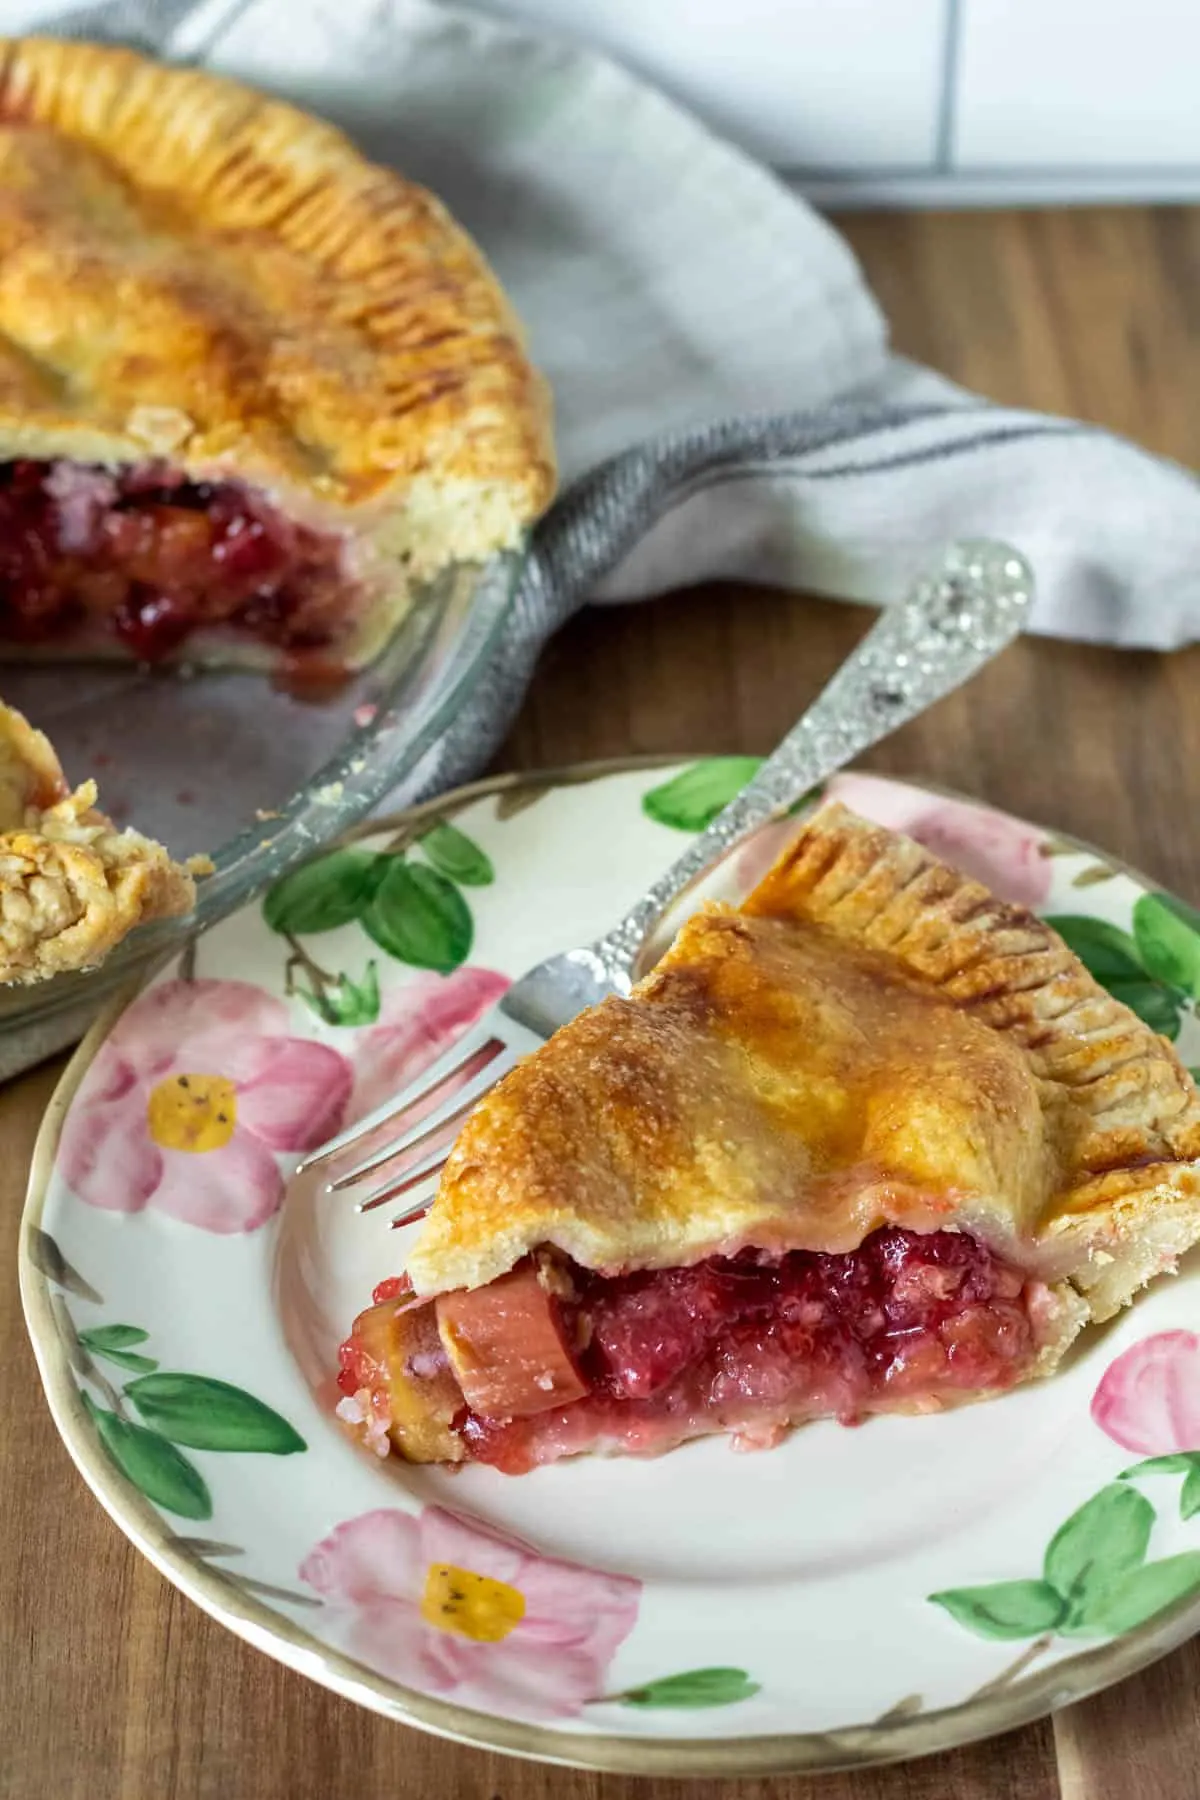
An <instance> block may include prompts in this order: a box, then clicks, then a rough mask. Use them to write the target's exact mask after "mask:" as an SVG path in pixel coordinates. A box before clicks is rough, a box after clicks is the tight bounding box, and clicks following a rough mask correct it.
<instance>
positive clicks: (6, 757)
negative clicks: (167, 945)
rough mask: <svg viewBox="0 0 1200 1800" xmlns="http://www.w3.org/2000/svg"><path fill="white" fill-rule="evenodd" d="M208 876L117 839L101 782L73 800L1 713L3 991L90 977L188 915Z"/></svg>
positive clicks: (55, 770)
mask: <svg viewBox="0 0 1200 1800" xmlns="http://www.w3.org/2000/svg"><path fill="white" fill-rule="evenodd" d="M208 868H211V864H209V863H207V861H206V859H203V858H197V859H195V860H194V861H193V862H192V863H191V864H189V865H188V867H186V868H185V867H182V866H181V865H180V864H178V863H176V862H173V861H172V860H171V858H170V856H169V855H168V854H167V852H166V851H165V850H164V849H163V847H162V845H161V844H156V843H154V842H153V841H152V840H151V839H150V838H145V837H142V836H141V834H140V833H139V832H136V831H119V830H118V829H117V827H116V826H115V825H114V824H113V822H112V820H111V819H109V818H107V817H106V816H105V814H104V813H102V812H100V811H99V810H98V809H97V806H96V784H95V782H94V781H85V782H84V783H83V784H82V785H81V786H80V787H78V788H76V789H75V790H74V792H72V791H71V790H70V789H69V788H68V786H67V783H66V781H65V779H64V777H63V772H62V770H61V768H60V767H59V762H58V758H57V756H56V755H55V753H54V750H53V748H52V746H51V744H50V741H49V739H48V738H47V737H45V736H44V735H43V734H42V732H40V731H35V730H34V728H33V727H32V726H31V725H30V724H29V723H28V721H27V720H26V719H24V718H23V717H22V715H21V714H20V713H19V712H16V711H14V709H13V708H12V707H10V706H4V705H3V704H0V982H6V983H8V982H35V981H44V980H46V979H48V978H49V977H50V976H52V975H60V974H64V973H66V972H68V971H71V970H76V969H87V968H91V967H92V966H93V965H94V964H96V963H98V962H101V961H102V960H103V958H104V957H105V956H107V955H108V953H109V951H110V950H112V949H113V948H114V946H115V945H116V944H118V943H119V942H120V940H121V939H122V938H124V937H125V936H127V935H128V933H129V932H131V931H132V930H133V929H134V927H135V926H137V925H145V924H148V923H149V922H150V921H151V920H152V919H166V918H175V917H177V916H179V915H181V914H184V913H188V912H190V911H191V909H192V907H193V905H194V904H195V898H196V887H195V881H194V879H193V876H194V875H195V874H199V873H203V872H205V871H206V870H207V869H208Z"/></svg>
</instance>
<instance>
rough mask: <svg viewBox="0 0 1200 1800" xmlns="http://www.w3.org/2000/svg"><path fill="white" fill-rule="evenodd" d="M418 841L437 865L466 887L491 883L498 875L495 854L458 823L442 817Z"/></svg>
mask: <svg viewBox="0 0 1200 1800" xmlns="http://www.w3.org/2000/svg"><path fill="white" fill-rule="evenodd" d="M417 842H418V844H420V846H421V848H422V850H423V851H424V852H425V854H426V856H427V857H428V858H429V860H430V862H431V863H432V864H433V866H434V868H435V869H440V870H441V872H442V874H443V875H446V876H448V877H449V879H450V880H451V881H457V882H458V883H459V884H460V885H461V886H462V887H489V886H490V885H491V883H492V882H493V881H495V879H496V871H495V869H494V868H493V867H492V860H491V857H490V856H488V854H487V852H486V851H485V850H481V849H480V847H479V845H478V844H477V843H476V842H475V839H474V838H469V837H468V836H467V834H466V832H465V831H460V830H459V829H458V826H457V825H447V824H446V823H445V822H444V821H439V823H438V824H436V825H433V826H431V827H430V829H429V830H428V831H426V832H425V833H423V835H422V836H421V837H419V838H418V839H417Z"/></svg>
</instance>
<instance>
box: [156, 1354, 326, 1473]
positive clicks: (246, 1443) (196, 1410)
mask: <svg viewBox="0 0 1200 1800" xmlns="http://www.w3.org/2000/svg"><path fill="white" fill-rule="evenodd" d="M125 1392H126V1394H127V1395H128V1397H129V1399H130V1400H132V1401H133V1404H134V1405H135V1406H136V1407H137V1409H138V1411H139V1412H140V1413H141V1415H142V1417H143V1419H145V1421H146V1423H147V1425H152V1426H153V1427H154V1429H155V1431H160V1432H161V1433H162V1435H163V1436H164V1437H168V1438H170V1439H171V1440H172V1442H173V1443H176V1444H187V1445H188V1446H189V1448H190V1449H192V1450H257V1451H261V1452H265V1454H267V1455H268V1456H291V1455H293V1454H294V1453H295V1452H296V1451H297V1450H305V1449H307V1447H308V1446H307V1445H306V1444H305V1442H304V1439H303V1438H302V1437H301V1436H300V1434H299V1432H297V1431H294V1430H293V1428H292V1427H291V1426H290V1425H289V1424H288V1422H287V1420H286V1419H283V1418H280V1416H279V1414H278V1413H277V1412H274V1411H272V1409H271V1408H270V1407H269V1406H264V1405H263V1403H262V1401H261V1400H256V1399H255V1398H254V1396H253V1394H248V1393H246V1391H245V1389H244V1388H239V1387H231V1386H230V1384H229V1383H228V1382H227V1381H213V1380H211V1379H210V1378H209V1377H208V1376H206V1375H169V1374H158V1375H142V1376H140V1377H139V1378H138V1380H136V1381H130V1382H128V1383H127V1384H126V1387H125Z"/></svg>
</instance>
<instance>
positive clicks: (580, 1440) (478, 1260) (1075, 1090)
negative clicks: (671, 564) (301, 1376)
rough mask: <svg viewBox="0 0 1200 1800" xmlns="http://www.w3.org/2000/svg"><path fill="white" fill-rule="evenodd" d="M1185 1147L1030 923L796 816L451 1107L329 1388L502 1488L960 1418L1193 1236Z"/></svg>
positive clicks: (1170, 1099) (1151, 1056)
mask: <svg viewBox="0 0 1200 1800" xmlns="http://www.w3.org/2000/svg"><path fill="white" fill-rule="evenodd" d="M1198 1158H1200V1097H1198V1096H1197V1092H1196V1088H1195V1085H1194V1084H1193V1082H1192V1080H1191V1078H1190V1076H1189V1075H1188V1073H1187V1071H1186V1070H1185V1069H1184V1068H1183V1067H1182V1065H1181V1064H1180V1062H1179V1061H1178V1059H1177V1057H1176V1056H1175V1053H1174V1051H1173V1050H1172V1049H1171V1047H1170V1045H1169V1044H1167V1043H1166V1042H1165V1041H1164V1040H1163V1039H1162V1038H1160V1037H1158V1036H1156V1035H1155V1033H1154V1032H1153V1031H1151V1030H1150V1029H1149V1028H1148V1027H1147V1026H1146V1025H1145V1024H1144V1023H1143V1022H1142V1021H1141V1020H1140V1019H1138V1018H1136V1017H1135V1015H1134V1014H1133V1013H1131V1012H1130V1011H1129V1010H1128V1009H1127V1008H1126V1007H1124V1006H1122V1005H1120V1004H1119V1003H1118V1002H1117V1001H1116V1000H1114V999H1113V998H1112V996H1111V995H1110V994H1109V993H1107V992H1106V990H1105V989H1103V988H1101V987H1100V986H1099V985H1098V984H1097V983H1096V982H1095V981H1094V980H1093V979H1092V977H1091V975H1089V974H1088V972H1087V970H1086V969H1084V967H1083V966H1082V964H1081V963H1080V962H1079V960H1078V959H1077V958H1076V957H1075V956H1074V955H1073V954H1072V952H1071V951H1070V950H1069V949H1068V948H1067V946H1066V945H1065V944H1064V943H1063V942H1062V940H1061V939H1060V938H1059V937H1058V936H1057V935H1056V934H1055V933H1054V931H1053V930H1052V929H1051V928H1050V927H1049V926H1048V925H1046V924H1045V923H1043V922H1042V921H1041V920H1039V919H1037V918H1036V917H1034V916H1033V915H1032V914H1030V913H1028V912H1026V911H1024V910H1023V909H1021V908H1018V907H1014V906H1010V905H1007V904H1005V903H1004V902H1002V901H999V900H997V899H995V898H994V897H993V896H992V895H991V894H989V893H988V892H987V890H986V889H985V888H983V887H982V886H980V885H979V884H978V883H977V882H975V881H972V880H969V879H968V878H967V877H965V876H963V875H961V874H959V873H957V872H956V871H954V870H952V869H950V868H948V867H946V866H945V865H943V864H941V863H939V862H938V861H937V860H936V859H935V858H934V857H933V856H931V855H930V854H929V852H928V851H926V850H925V849H923V848H922V847H921V846H919V845H917V844H915V843H912V842H910V841H908V840H906V839H904V838H901V837H898V836H896V835H895V834H893V833H891V832H889V831H886V830H883V829H881V828H879V827H877V826H874V825H871V824H869V823H867V822H866V821H864V820H862V819H858V818H856V817H854V816H853V815H852V814H850V813H848V812H847V811H846V810H845V809H844V808H842V807H840V806H827V807H825V808H823V809H822V810H821V811H820V812H819V813H818V814H817V815H816V816H815V817H813V818H812V819H811V820H810V821H809V822H808V823H807V824H806V825H805V826H803V827H802V828H801V830H800V832H799V835H798V836H797V838H796V839H795V840H794V841H793V843H792V844H791V846H790V847H789V848H788V849H787V851H786V852H785V854H784V855H783V856H782V858H781V859H780V861H779V862H778V863H777V864H776V866H775V867H774V869H773V870H771V872H770V873H769V874H768V875H767V876H766V878H765V880H764V881H763V882H761V883H760V885H759V886H758V888H756V890H755V891H754V892H753V893H752V894H751V895H750V897H749V898H748V899H747V900H746V902H745V903H744V905H743V906H742V907H741V908H740V910H737V911H734V910H732V909H730V908H728V907H717V906H710V907H707V908H704V909H702V910H701V911H700V912H699V913H697V914H696V915H695V916H694V917H693V918H691V919H690V920H689V921H688V922H687V924H686V925H685V926H684V927H683V930H682V931H681V932H680V934H679V936H678V938H677V940H676V942H675V944H674V945H673V947H672V948H671V950H670V951H669V952H668V954H667V955H666V956H665V957H664V959H663V960H662V962H661V963H660V964H659V965H658V967H657V968H656V969H655V970H654V971H653V972H652V973H651V974H650V975H649V976H648V977H647V978H646V979H645V980H644V981H642V982H641V983H640V984H639V985H638V986H637V988H636V989H635V990H634V992H633V994H632V996H631V997H630V998H629V999H628V1000H624V999H610V1000H606V1001H605V1002H604V1003H603V1004H602V1005H601V1006H599V1007H596V1008H594V1009H592V1010H590V1011H588V1012H585V1013H583V1014H581V1015H580V1016H579V1017H578V1018H576V1019H574V1020H572V1021H571V1023H569V1024H568V1025H566V1026H565V1027H564V1028H563V1029H562V1030H561V1031H559V1032H557V1033H556V1034H555V1036H554V1037H553V1038H552V1039H551V1040H550V1041H549V1043H547V1044H546V1045H545V1046H544V1047H543V1048H542V1049H540V1050H538V1051H537V1052H535V1053H534V1054H533V1055H532V1056H530V1057H528V1058H527V1059H526V1060H525V1061H524V1062H522V1063H521V1064H519V1065H518V1066H517V1068H516V1069H514V1070H513V1071H512V1072H511V1073H510V1074H509V1075H508V1076H506V1077H505V1078H504V1079H503V1080H502V1081H501V1082H499V1083H498V1084H497V1086H496V1087H495V1088H494V1089H493V1090H492V1091H491V1092H490V1093H489V1094H487V1095H486V1096H485V1098H484V1099H483V1100H482V1101H481V1102H480V1104H479V1105H478V1107H477V1108H476V1109H475V1111H474V1113H473V1114H472V1115H471V1117H470V1118H469V1120H468V1121H467V1124H466V1126H465V1127H464V1129H463V1131H462V1132H461V1134H460V1136H459V1138H458V1140H457V1143H456V1144H455V1147H454V1149H453V1151H452V1153H451V1156H450V1158H449V1161H448V1162H447V1164H446V1167H445V1170H444V1172H443V1175H442V1180H441V1184H440V1188H439V1192H438V1195H437V1198H436V1200H435V1202H434V1205H433V1208H432V1210H431V1212H430V1214H429V1216H428V1218H427V1219H426V1221H425V1224H424V1226H423V1228H422V1231H421V1234H420V1236H419V1238H418V1240H417V1243H416V1245H415V1247H414V1249H413V1251H412V1253H411V1255H410V1257H409V1259H408V1272H407V1278H406V1279H407V1282H408V1287H409V1291H408V1294H407V1297H406V1298H405V1299H404V1300H403V1302H402V1303H401V1304H400V1305H397V1304H396V1303H394V1302H393V1303H390V1304H386V1305H384V1306H383V1307H382V1308H380V1307H379V1306H378V1305H377V1306H376V1307H375V1308H372V1309H371V1311H370V1312H368V1313H366V1314H364V1315H363V1317H362V1318H361V1319H360V1320H359V1321H357V1322H356V1326H355V1330H354V1333H353V1334H352V1336H351V1338H350V1340H349V1342H348V1345H347V1346H346V1348H345V1350H344V1352H343V1362H342V1366H343V1376H344V1378H345V1379H344V1380H343V1389H344V1391H345V1392H346V1393H347V1397H348V1399H350V1400H351V1402H352V1404H356V1405H357V1406H358V1408H359V1411H360V1412H361V1413H362V1414H363V1416H364V1418H366V1419H368V1420H369V1422H370V1423H371V1424H372V1425H373V1427H374V1428H375V1429H376V1430H377V1431H378V1428H379V1426H380V1425H381V1424H382V1425H385V1426H386V1429H387V1431H388V1433H389V1435H390V1438H391V1442H392V1444H393V1446H394V1447H395V1448H396V1449H398V1450H399V1451H400V1453H401V1454H403V1455H405V1456H407V1457H408V1458H410V1459H411V1460H413V1461H426V1460H446V1461H454V1460H463V1459H466V1458H474V1459H476V1460H481V1461H485V1462H489V1463H492V1464H494V1465H495V1466H497V1467H499V1468H501V1469H503V1470H505V1471H507V1472H509V1473H522V1472H524V1471H526V1470H528V1469H530V1468H532V1467H534V1466H536V1465H537V1464H539V1463H543V1462H548V1461H552V1460H554V1459H556V1458H558V1457H561V1456H567V1455H573V1454H577V1453H580V1452H586V1451H597V1450H601V1451H607V1452H613V1451H617V1452H623V1453H626V1454H643V1455H644V1454H652V1453H657V1452H659V1451H662V1450H668V1449H671V1448H672V1447H673V1446H674V1445H676V1444H679V1443H681V1442H683V1441H684V1440H685V1439H687V1438H691V1437H698V1436H703V1435H707V1434H711V1433H714V1432H726V1433H728V1434H730V1435H731V1436H733V1438H734V1439H735V1441H736V1442H738V1443H739V1444H741V1445H742V1446H762V1445H770V1444H772V1443H775V1442H777V1441H778V1440H779V1438H780V1437H782V1436H783V1435H784V1434H785V1433H786V1431H787V1430H788V1429H790V1428H791V1427H792V1426H794V1425H797V1424H801V1423H804V1422H805V1421H807V1420H809V1419H813V1418H821V1417H829V1416H833V1417H835V1418H839V1419H841V1420H843V1421H845V1422H854V1421H855V1420H857V1419H860V1418H862V1417H864V1416H866V1415H867V1414H869V1413H872V1412H881V1411H917V1412H920V1411H929V1410H932V1409H936V1408H940V1407H943V1406H947V1405H952V1404H957V1403H960V1402H962V1401H965V1400H977V1399H982V1398H986V1397H989V1396H991V1395H994V1394H996V1393H1000V1392H1003V1391H1004V1390H1005V1389H1007V1388H1010V1387H1012V1386H1014V1385H1015V1384H1017V1383H1019V1382H1023V1381H1026V1380H1029V1379H1031V1378H1033V1377H1035V1376H1038V1375H1044V1374H1048V1373H1050V1372H1051V1371H1052V1370H1053V1369H1054V1368H1055V1367H1056V1366H1057V1364H1058V1362H1059V1361H1060V1359H1061V1357H1062V1355H1063V1353H1064V1351H1065V1350H1066V1348H1067V1346H1068V1345H1069V1344H1070V1343H1071V1341H1072V1340H1073V1339H1074V1338H1075V1336H1076V1335H1077V1333H1078V1332H1079V1331H1080V1330H1081V1329H1082V1328H1083V1326H1085V1325H1086V1324H1087V1323H1088V1322H1089V1321H1090V1320H1103V1319H1106V1318H1108V1317H1109V1316H1110V1315H1111V1314H1112V1313H1114V1312H1115V1311H1117V1310H1118V1309H1119V1308H1120V1307H1122V1306H1124V1305H1125V1304H1126V1303H1127V1302H1128V1301H1129V1300H1130V1299H1131V1298H1132V1297H1133V1295H1134V1294H1135V1293H1136V1292H1137V1290H1138V1289H1139V1288H1141V1287H1142V1286H1143V1285H1144V1284H1145V1283H1146V1282H1147V1281H1149V1280H1150V1279H1151V1278H1152V1277H1154V1276H1156V1275H1158V1274H1160V1273H1163V1272H1166V1271H1168V1270H1171V1269H1173V1268H1174V1266H1175V1263H1176V1261H1177V1259H1178V1257H1179V1256H1180V1255H1181V1254H1182V1253H1183V1252H1184V1251H1185V1250H1186V1249H1188V1248H1189V1246H1191V1245H1192V1244H1194V1243H1195V1242H1196V1241H1197V1240H1198V1239H1200V1168H1198V1161H1197V1159H1198ZM426 1300H432V1305H430V1304H422V1302H423V1301H426ZM435 1327H436V1328H435ZM381 1345H382V1347H383V1349H382V1353H381V1351H380V1346H381ZM351 1382H353V1383H354V1384H355V1385H354V1386H353V1388H351V1387H350V1385H349V1384H350V1383H351Z"/></svg>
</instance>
